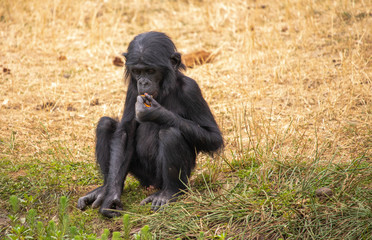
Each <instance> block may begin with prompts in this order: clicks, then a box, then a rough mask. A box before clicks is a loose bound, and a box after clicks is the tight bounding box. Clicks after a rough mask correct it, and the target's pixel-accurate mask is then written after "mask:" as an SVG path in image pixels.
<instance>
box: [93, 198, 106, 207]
mask: <svg viewBox="0 0 372 240" xmlns="http://www.w3.org/2000/svg"><path fill="white" fill-rule="evenodd" d="M103 199H104V198H103V195H99V196H98V197H97V199H96V201H94V202H93V204H92V208H98V207H99V206H101V204H102V202H103Z"/></svg>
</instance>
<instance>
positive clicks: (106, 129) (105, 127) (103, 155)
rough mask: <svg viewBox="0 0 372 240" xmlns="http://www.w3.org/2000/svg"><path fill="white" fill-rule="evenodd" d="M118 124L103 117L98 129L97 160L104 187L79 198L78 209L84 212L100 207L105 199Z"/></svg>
mask: <svg viewBox="0 0 372 240" xmlns="http://www.w3.org/2000/svg"><path fill="white" fill-rule="evenodd" d="M117 124H118V122H117V121H116V120H114V119H112V118H109V117H102V118H101V119H100V120H99V122H98V125H97V129H96V137H97V140H96V159H97V163H98V165H99V166H100V169H101V173H102V175H103V179H104V183H103V186H101V187H98V188H96V189H94V190H93V191H91V192H89V193H88V194H87V195H85V196H84V197H81V198H79V200H78V205H77V207H78V208H79V209H81V210H83V209H84V208H85V207H86V206H87V205H90V204H92V207H93V208H96V207H99V206H100V205H101V204H102V201H103V199H104V197H105V192H106V183H107V176H108V173H109V168H110V144H111V139H112V136H113V134H114V132H115V130H116V127H117Z"/></svg>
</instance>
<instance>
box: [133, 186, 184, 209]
mask: <svg viewBox="0 0 372 240" xmlns="http://www.w3.org/2000/svg"><path fill="white" fill-rule="evenodd" d="M180 194H181V192H177V191H172V190H160V191H158V192H156V193H154V194H152V195H150V196H148V197H147V198H145V199H143V200H142V201H141V203H140V204H141V205H145V204H147V203H149V202H152V205H151V210H153V211H157V210H159V209H160V208H161V207H162V206H164V205H166V204H167V203H169V202H174V201H176V200H177V196H179V195H180Z"/></svg>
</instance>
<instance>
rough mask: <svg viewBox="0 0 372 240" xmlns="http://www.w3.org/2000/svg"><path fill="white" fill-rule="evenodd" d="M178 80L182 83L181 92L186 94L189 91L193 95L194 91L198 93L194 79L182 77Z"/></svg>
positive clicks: (198, 89) (197, 86)
mask: <svg viewBox="0 0 372 240" xmlns="http://www.w3.org/2000/svg"><path fill="white" fill-rule="evenodd" d="M180 80H181V82H182V83H181V84H182V90H183V92H185V93H187V92H190V91H191V92H193V93H194V92H195V91H200V88H199V85H198V83H197V82H196V81H195V80H194V79H192V78H190V77H188V76H185V75H182V76H181V79H180Z"/></svg>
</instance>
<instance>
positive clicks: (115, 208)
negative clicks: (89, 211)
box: [100, 199, 123, 218]
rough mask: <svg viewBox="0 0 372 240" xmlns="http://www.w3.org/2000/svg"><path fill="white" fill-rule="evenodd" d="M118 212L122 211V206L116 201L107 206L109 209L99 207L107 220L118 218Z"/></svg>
mask: <svg viewBox="0 0 372 240" xmlns="http://www.w3.org/2000/svg"><path fill="white" fill-rule="evenodd" d="M120 210H123V204H122V203H121V202H120V200H118V199H115V200H112V202H111V204H109V207H107V206H105V207H104V206H101V208H100V212H101V213H102V215H103V216H105V217H108V218H112V217H118V216H120V215H121V213H120Z"/></svg>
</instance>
